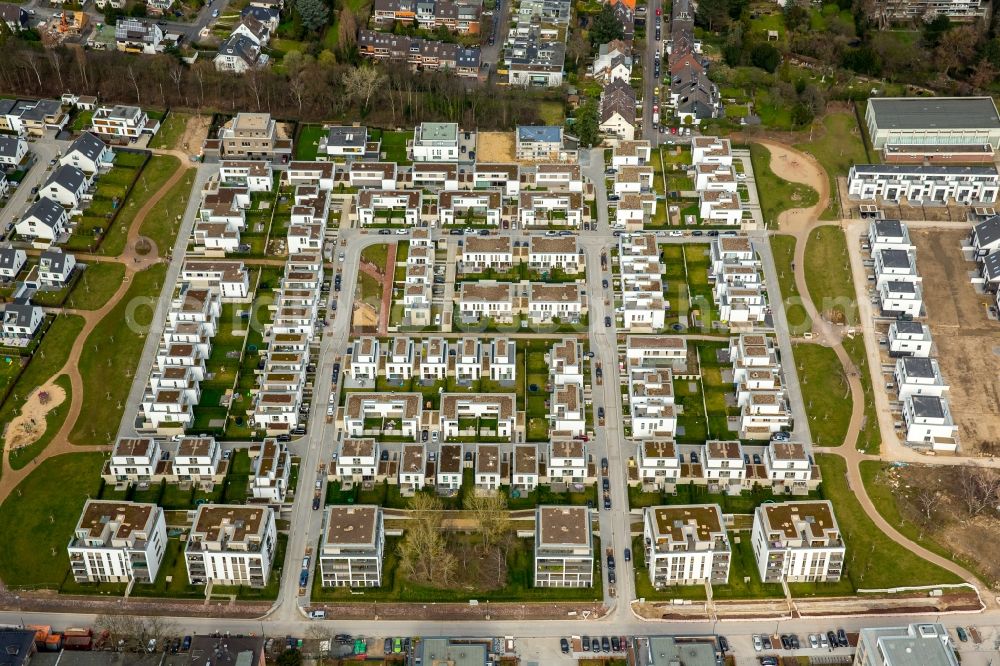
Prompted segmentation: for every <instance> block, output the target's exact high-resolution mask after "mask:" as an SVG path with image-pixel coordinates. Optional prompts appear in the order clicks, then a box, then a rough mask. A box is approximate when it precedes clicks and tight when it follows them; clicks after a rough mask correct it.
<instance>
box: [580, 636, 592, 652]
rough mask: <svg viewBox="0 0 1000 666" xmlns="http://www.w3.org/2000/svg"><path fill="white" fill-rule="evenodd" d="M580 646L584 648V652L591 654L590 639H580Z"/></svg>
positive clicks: (586, 637) (587, 637)
mask: <svg viewBox="0 0 1000 666" xmlns="http://www.w3.org/2000/svg"><path fill="white" fill-rule="evenodd" d="M580 644H581V645H582V646H583V651H584V652H590V637H589V636H584V637H583V638H581V639H580Z"/></svg>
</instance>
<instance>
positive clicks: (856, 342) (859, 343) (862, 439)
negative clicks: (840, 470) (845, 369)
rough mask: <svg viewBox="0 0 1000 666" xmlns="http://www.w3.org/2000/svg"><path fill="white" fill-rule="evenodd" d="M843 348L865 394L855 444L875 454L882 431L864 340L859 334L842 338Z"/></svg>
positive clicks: (878, 447) (880, 440)
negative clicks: (862, 418) (859, 427)
mask: <svg viewBox="0 0 1000 666" xmlns="http://www.w3.org/2000/svg"><path fill="white" fill-rule="evenodd" d="M844 349H845V350H846V351H847V355H848V356H850V357H851V360H852V361H854V365H856V366H857V367H858V373H859V375H860V379H861V389H862V390H863V391H864V395H865V417H864V420H863V421H862V423H861V431H860V432H859V433H858V441H857V444H856V446H857V447H858V448H859V449H862V450H863V451H864V452H865V453H870V454H872V455H877V454H878V452H879V449H880V448H881V447H882V432H881V430H879V426H878V415H877V414H876V413H875V397H874V394H873V393H872V377H871V374H870V373H869V371H868V354H867V353H866V351H865V340H864V338H863V337H862V336H860V335H855V336H854V337H853V338H844Z"/></svg>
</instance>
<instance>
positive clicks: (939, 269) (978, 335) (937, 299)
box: [910, 229, 1000, 454]
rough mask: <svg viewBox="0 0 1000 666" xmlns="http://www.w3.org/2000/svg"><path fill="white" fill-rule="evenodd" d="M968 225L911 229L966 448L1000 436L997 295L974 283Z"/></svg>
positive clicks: (931, 321) (988, 444)
mask: <svg viewBox="0 0 1000 666" xmlns="http://www.w3.org/2000/svg"><path fill="white" fill-rule="evenodd" d="M967 236H968V230H967V229H956V230H954V231H953V230H947V231H942V230H940V229H911V230H910V238H911V240H912V242H913V243H914V245H916V247H917V268H918V270H919V271H920V274H921V276H922V277H923V284H922V287H923V290H924V308H925V310H926V315H927V319H926V321H927V324H928V325H929V326H930V328H931V335H932V336H933V339H934V346H935V347H936V357H937V360H938V362H939V363H940V365H941V374H942V375H943V376H944V378H945V381H946V382H947V383H948V384H949V385H950V387H951V389H950V392H949V400H950V402H951V411H952V414H953V416H954V418H955V422H956V423H957V424H958V428H959V430H958V438H959V443H960V445H961V447H962V448H963V450H964V451H965V452H966V453H970V454H971V453H974V452H980V451H983V450H984V447H993V446H995V443H996V442H998V441H1000V414H998V412H997V409H996V405H997V404H998V403H1000V345H998V344H997V334H998V333H1000V323H998V322H997V321H996V320H993V319H990V316H989V306H990V305H993V304H995V300H994V299H993V298H992V297H991V296H990V295H988V294H982V293H980V292H979V291H978V289H977V287H976V286H974V285H973V284H971V283H970V279H969V277H970V273H971V272H974V271H975V270H976V265H975V264H974V263H972V262H971V261H966V259H965V258H964V257H963V256H962V251H961V246H962V245H963V241H965V239H966V237H967Z"/></svg>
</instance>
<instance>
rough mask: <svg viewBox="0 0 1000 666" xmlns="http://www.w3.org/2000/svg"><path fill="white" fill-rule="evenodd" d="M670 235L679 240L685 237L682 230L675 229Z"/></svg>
mask: <svg viewBox="0 0 1000 666" xmlns="http://www.w3.org/2000/svg"><path fill="white" fill-rule="evenodd" d="M670 235H671V236H672V237H673V238H679V237H680V236H683V235H684V232H683V231H680V230H677V229H675V230H674V231H671V232H670Z"/></svg>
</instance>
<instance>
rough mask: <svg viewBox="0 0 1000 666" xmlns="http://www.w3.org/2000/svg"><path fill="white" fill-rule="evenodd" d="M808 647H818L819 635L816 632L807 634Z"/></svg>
mask: <svg viewBox="0 0 1000 666" xmlns="http://www.w3.org/2000/svg"><path fill="white" fill-rule="evenodd" d="M809 647H811V648H812V649H814V650H815V649H816V648H818V647H819V636H817V635H816V634H809Z"/></svg>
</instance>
